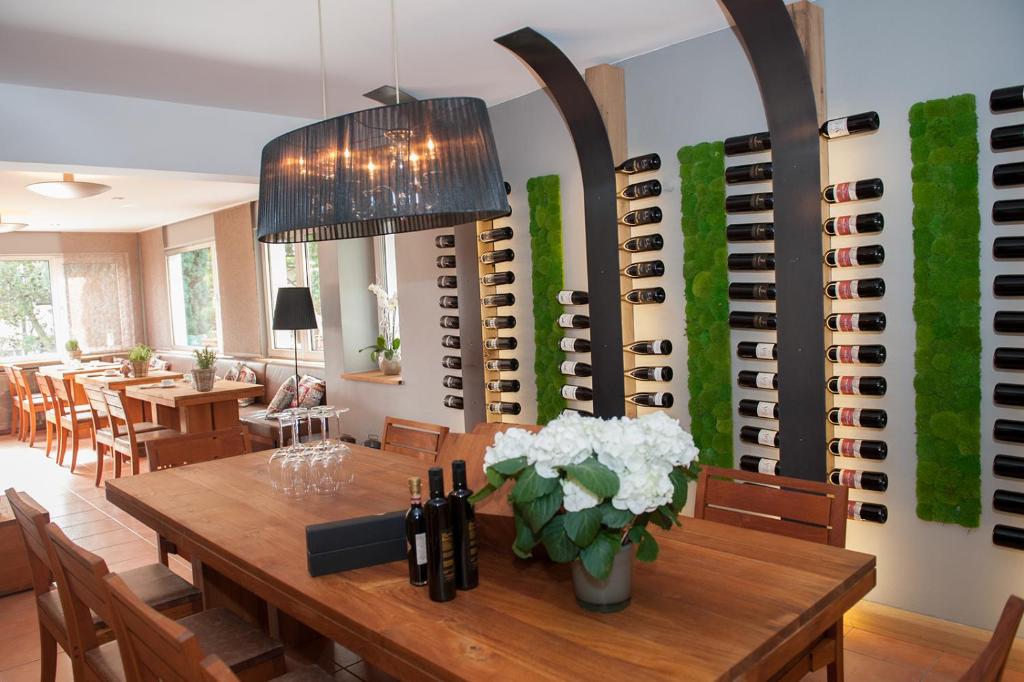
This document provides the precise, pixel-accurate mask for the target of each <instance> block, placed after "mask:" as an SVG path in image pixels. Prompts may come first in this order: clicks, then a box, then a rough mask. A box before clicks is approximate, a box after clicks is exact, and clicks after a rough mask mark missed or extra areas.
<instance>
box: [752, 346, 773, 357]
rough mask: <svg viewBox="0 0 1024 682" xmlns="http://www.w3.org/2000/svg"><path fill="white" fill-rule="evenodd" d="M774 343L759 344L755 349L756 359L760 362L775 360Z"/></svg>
mask: <svg viewBox="0 0 1024 682" xmlns="http://www.w3.org/2000/svg"><path fill="white" fill-rule="evenodd" d="M774 346H775V344H774V343H759V344H757V345H756V346H755V347H754V357H756V358H758V359H760V360H773V359H774V357H773V356H772V350H773V349H774Z"/></svg>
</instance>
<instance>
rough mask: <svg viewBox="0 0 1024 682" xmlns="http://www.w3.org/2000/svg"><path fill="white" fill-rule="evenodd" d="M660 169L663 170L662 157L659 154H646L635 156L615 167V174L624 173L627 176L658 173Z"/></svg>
mask: <svg viewBox="0 0 1024 682" xmlns="http://www.w3.org/2000/svg"><path fill="white" fill-rule="evenodd" d="M659 168H661V157H660V156H658V155H657V154H644V155H642V156H633V157H630V158H628V159H626V160H625V161H623V162H622V163H620V164H619V165H618V166H616V167H615V172H617V173H623V174H625V175H633V174H634V173H647V172H650V171H656V170H658V169H659Z"/></svg>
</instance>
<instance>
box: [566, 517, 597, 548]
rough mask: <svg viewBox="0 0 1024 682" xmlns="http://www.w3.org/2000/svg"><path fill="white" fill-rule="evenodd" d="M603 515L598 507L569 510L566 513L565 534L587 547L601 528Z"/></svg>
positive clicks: (581, 545)
mask: <svg viewBox="0 0 1024 682" xmlns="http://www.w3.org/2000/svg"><path fill="white" fill-rule="evenodd" d="M601 516H602V515H601V510H600V509H598V508H597V507H591V508H590V509H581V510H580V511H574V512H568V513H567V514H566V515H565V534H566V535H568V536H569V538H570V539H571V540H572V541H573V542H575V543H576V544H577V545H579V546H580V547H586V546H587V545H589V544H590V543H591V542H593V541H594V537H595V536H596V535H597V531H599V530H601Z"/></svg>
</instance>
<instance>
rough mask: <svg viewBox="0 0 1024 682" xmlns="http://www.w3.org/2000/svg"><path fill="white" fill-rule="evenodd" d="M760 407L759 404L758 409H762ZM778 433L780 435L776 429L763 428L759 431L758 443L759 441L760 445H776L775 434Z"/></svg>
mask: <svg viewBox="0 0 1024 682" xmlns="http://www.w3.org/2000/svg"><path fill="white" fill-rule="evenodd" d="M760 407H761V406H760V404H758V409H759V410H760ZM777 435H778V432H776V431H771V430H769V429H761V430H760V431H758V432H757V443H758V445H768V446H774V445H775V436H777Z"/></svg>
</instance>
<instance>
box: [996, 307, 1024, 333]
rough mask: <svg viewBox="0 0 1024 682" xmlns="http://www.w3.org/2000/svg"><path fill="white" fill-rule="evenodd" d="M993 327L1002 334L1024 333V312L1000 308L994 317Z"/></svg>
mask: <svg viewBox="0 0 1024 682" xmlns="http://www.w3.org/2000/svg"><path fill="white" fill-rule="evenodd" d="M992 327H993V328H994V329H995V330H996V331H997V332H999V333H1001V334H1020V333H1024V312H1020V311H1017V310H1000V311H998V312H996V314H995V316H994V317H993V318H992Z"/></svg>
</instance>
